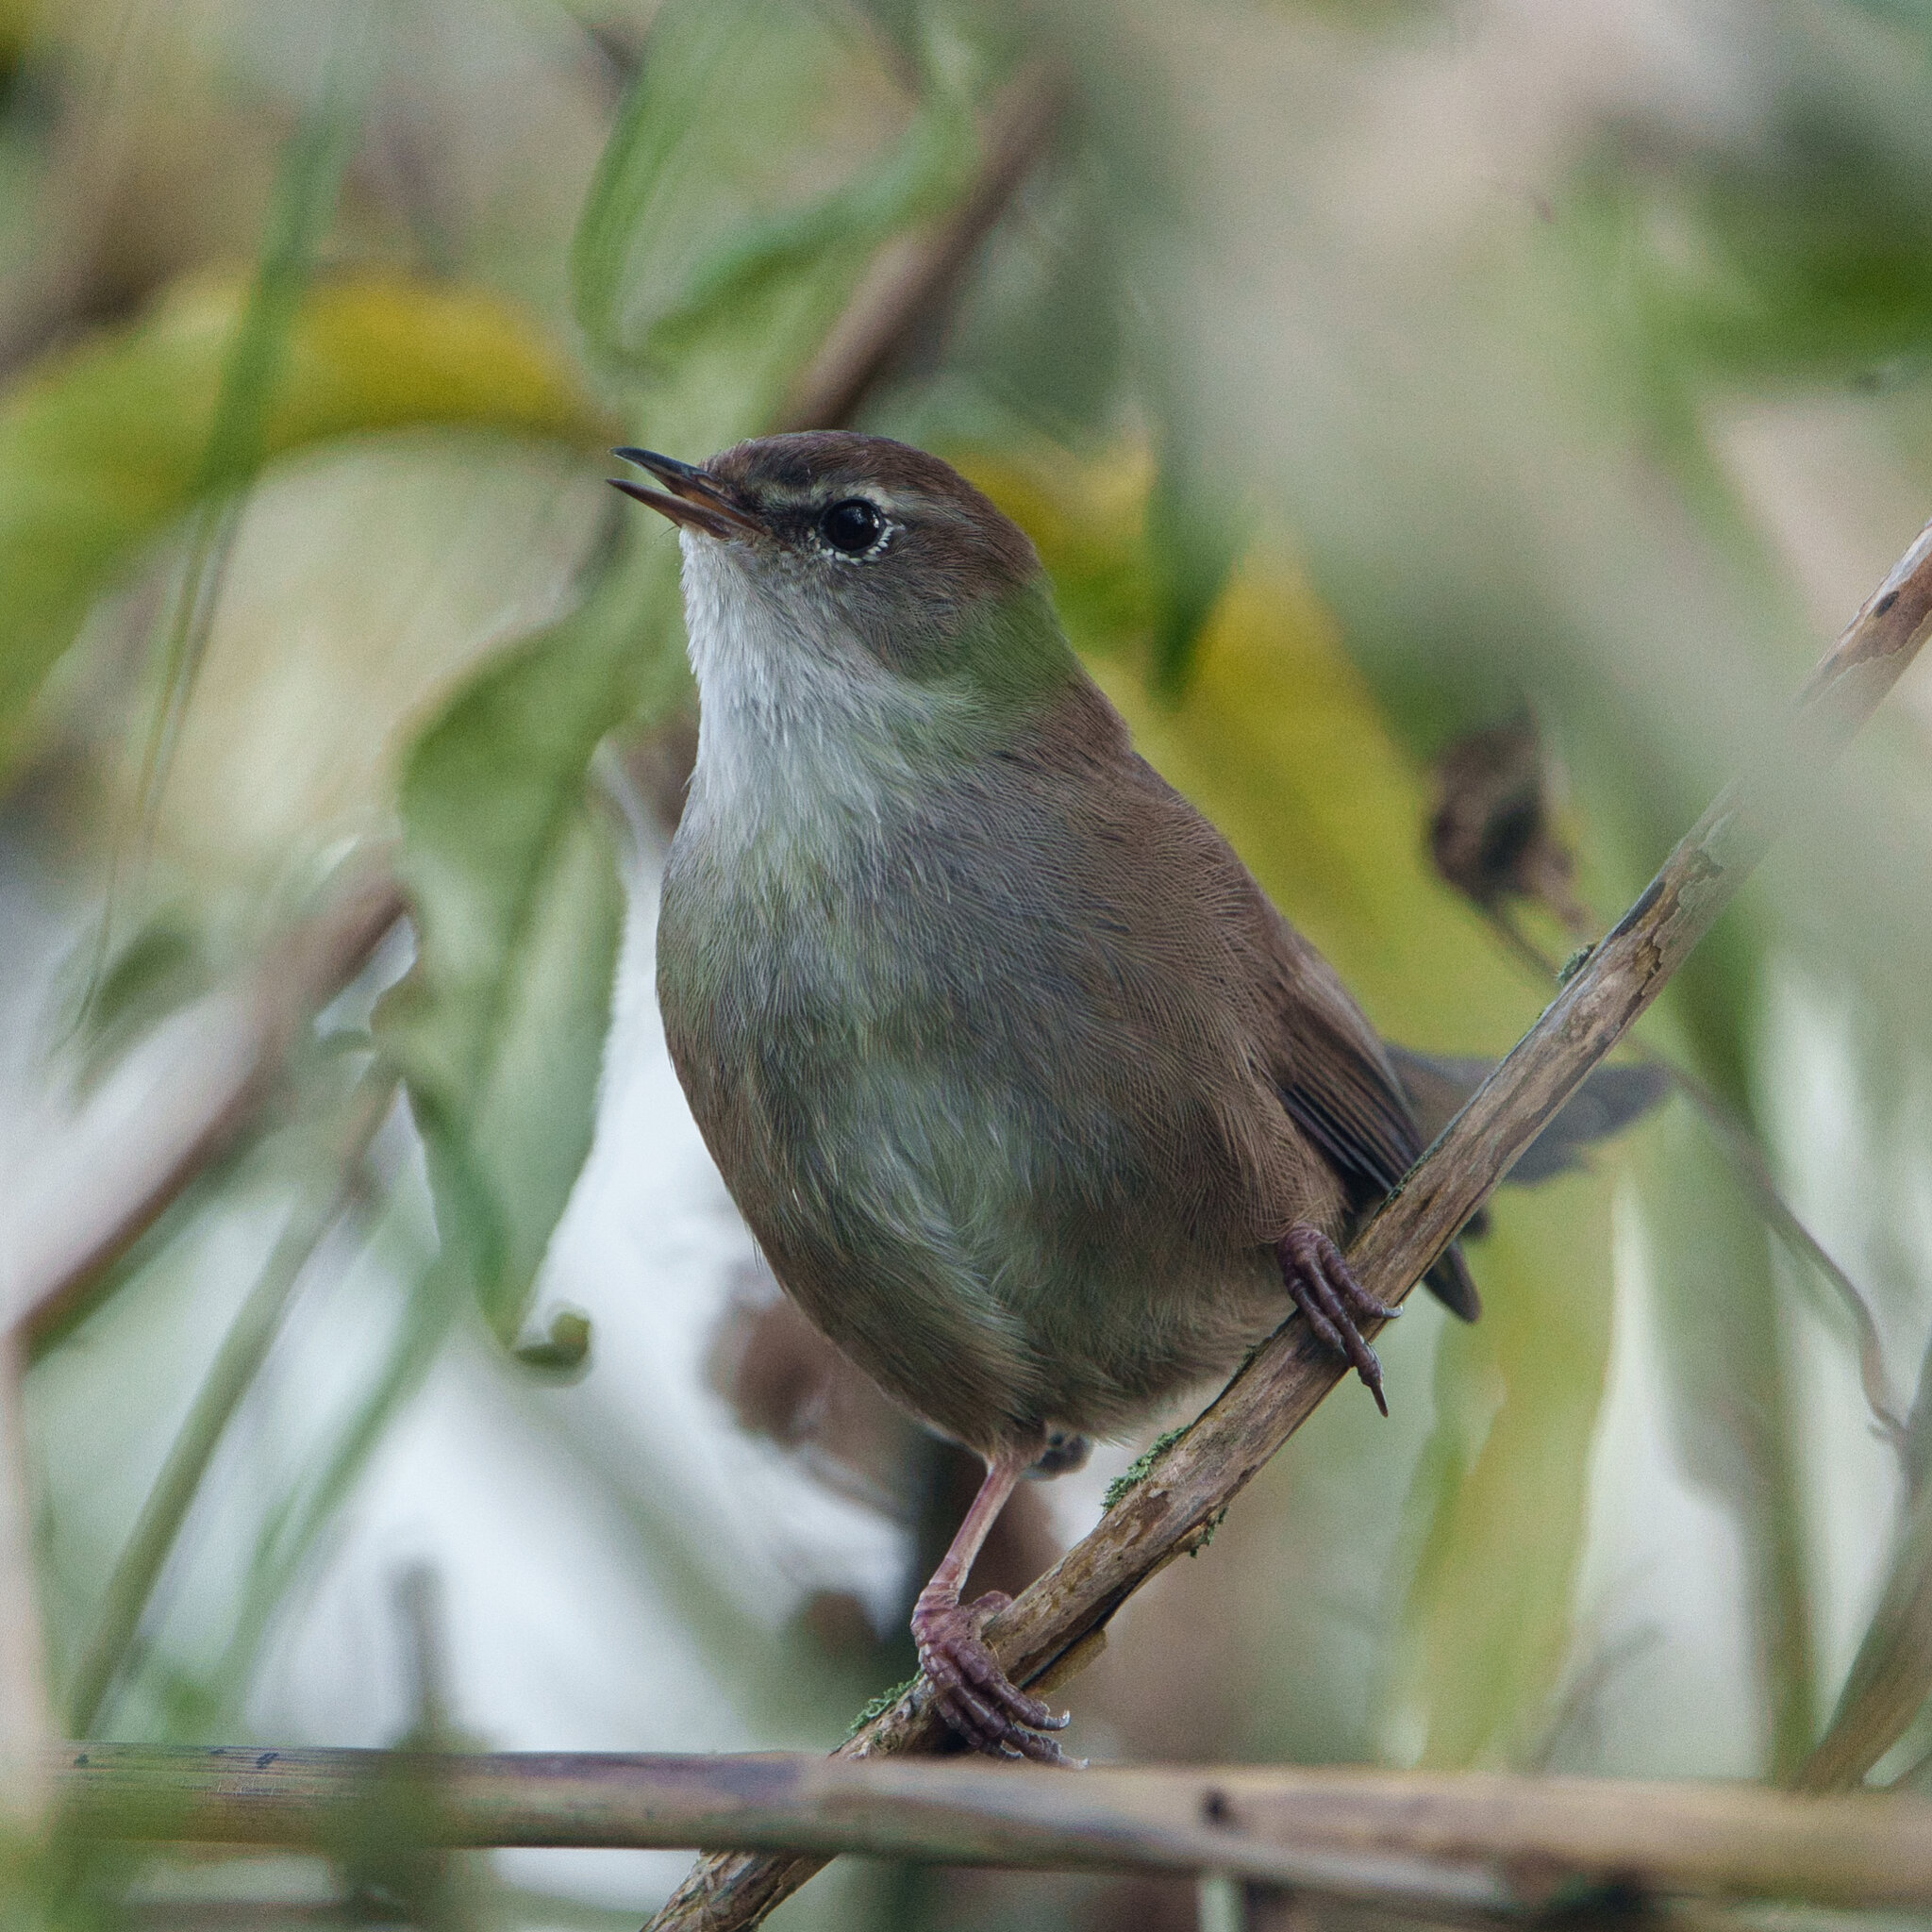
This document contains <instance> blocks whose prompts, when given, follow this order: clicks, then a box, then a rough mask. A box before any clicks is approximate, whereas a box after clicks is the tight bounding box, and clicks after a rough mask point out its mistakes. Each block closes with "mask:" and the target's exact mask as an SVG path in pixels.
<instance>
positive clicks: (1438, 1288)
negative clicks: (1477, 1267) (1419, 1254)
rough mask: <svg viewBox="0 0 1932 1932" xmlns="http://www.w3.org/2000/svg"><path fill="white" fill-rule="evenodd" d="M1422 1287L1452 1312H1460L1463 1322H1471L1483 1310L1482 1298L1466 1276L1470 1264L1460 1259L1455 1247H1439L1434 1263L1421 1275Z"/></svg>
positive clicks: (1472, 1282)
mask: <svg viewBox="0 0 1932 1932" xmlns="http://www.w3.org/2000/svg"><path fill="white" fill-rule="evenodd" d="M1423 1286H1424V1288H1426V1289H1427V1290H1428V1291H1429V1292H1430V1293H1431V1294H1432V1295H1434V1296H1435V1297H1436V1299H1437V1300H1438V1301H1439V1302H1441V1304H1442V1306H1443V1307H1445V1308H1447V1309H1448V1310H1449V1312H1450V1313H1451V1314H1452V1315H1460V1316H1461V1317H1462V1319H1463V1320H1464V1321H1465V1322H1474V1320H1475V1318H1476V1317H1477V1316H1478V1315H1480V1314H1481V1313H1482V1311H1483V1301H1482V1297H1481V1296H1480V1295H1479V1294H1477V1293H1476V1291H1475V1283H1474V1281H1472V1280H1471V1279H1470V1278H1469V1263H1468V1262H1467V1261H1465V1260H1464V1259H1463V1258H1462V1250H1461V1249H1460V1248H1458V1247H1454V1246H1451V1247H1446V1248H1444V1249H1443V1250H1442V1252H1441V1255H1440V1256H1439V1257H1437V1260H1436V1265H1435V1266H1434V1267H1433V1268H1431V1269H1430V1270H1429V1272H1428V1273H1427V1274H1425V1275H1424V1276H1423Z"/></svg>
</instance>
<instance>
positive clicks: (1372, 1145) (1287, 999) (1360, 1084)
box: [1257, 889, 1482, 1322]
mask: <svg viewBox="0 0 1932 1932" xmlns="http://www.w3.org/2000/svg"><path fill="white" fill-rule="evenodd" d="M1257 891H1258V889H1257ZM1271 910H1272V908H1271ZM1273 923H1274V925H1275V926H1276V928H1277V936H1276V941H1275V946H1274V950H1275V951H1276V952H1277V953H1278V955H1279V957H1280V960H1281V971H1280V973H1279V974H1278V977H1277V980H1276V984H1275V986H1274V988H1273V992H1274V1000H1273V1002H1272V1004H1273V1006H1274V1009H1275V1010H1276V1011H1277V1012H1278V1013H1279V1015H1280V1022H1281V1031H1280V1035H1279V1037H1278V1041H1277V1042H1276V1046H1275V1052H1274V1055H1273V1057H1272V1060H1273V1064H1272V1067H1271V1071H1272V1073H1273V1074H1274V1086H1275V1091H1277V1092H1278V1093H1279V1094H1280V1095H1281V1104H1282V1106H1283V1107H1284V1108H1287V1110H1288V1114H1289V1117H1290V1119H1291V1120H1292V1121H1293V1122H1294V1123H1295V1124H1296V1125H1297V1126H1298V1127H1300V1128H1301V1130H1302V1131H1303V1132H1304V1133H1305V1134H1307V1137H1308V1138H1309V1140H1311V1141H1314V1143H1315V1144H1316V1146H1317V1147H1319V1148H1320V1149H1321V1150H1322V1152H1323V1154H1324V1156H1325V1157H1326V1158H1327V1159H1328V1161H1329V1163H1330V1164H1331V1165H1332V1166H1333V1167H1334V1169H1335V1171H1336V1173H1337V1174H1340V1175H1341V1180H1342V1185H1343V1186H1344V1187H1345V1188H1346V1189H1347V1191H1348V1197H1349V1200H1350V1201H1351V1202H1352V1203H1353V1204H1354V1206H1355V1207H1357V1208H1371V1207H1373V1206H1374V1205H1375V1203H1377V1202H1378V1201H1380V1200H1382V1199H1383V1198H1384V1196H1386V1195H1387V1194H1389V1193H1390V1192H1391V1191H1392V1190H1393V1189H1394V1187H1395V1185H1396V1183H1397V1182H1398V1181H1400V1180H1401V1178H1402V1176H1403V1175H1404V1174H1407V1172H1408V1170H1409V1169H1410V1168H1411V1167H1413V1166H1414V1165H1415V1162H1416V1159H1417V1158H1418V1157H1419V1156H1420V1155H1421V1153H1422V1151H1423V1147H1424V1140H1423V1133H1422V1128H1421V1126H1420V1125H1419V1124H1418V1123H1417V1120H1416V1117H1415V1113H1414V1110H1413V1109H1412V1108H1411V1107H1410V1105H1409V1102H1408V1097H1407V1094H1406V1093H1405V1092H1404V1091H1403V1088H1402V1084H1401V1082H1400V1081H1399V1080H1398V1078H1397V1077H1396V1074H1395V1070H1394V1068H1393V1067H1392V1066H1391V1064H1390V1060H1389V1056H1388V1054H1387V1052H1386V1051H1385V1050H1384V1048H1383V1046H1382V1042H1381V1041H1380V1040H1379V1039H1378V1038H1377V1036H1376V1034H1375V1031H1374V1027H1372V1026H1371V1025H1370V1024H1369V1022H1368V1020H1367V1018H1366V1017H1365V1016H1364V1015H1363V1013H1362V1011H1361V1008H1359V1007H1357V1005H1356V1003H1355V1001H1354V1000H1353V999H1351V998H1350V997H1349V994H1348V991H1347V990H1346V989H1345V988H1344V987H1343V986H1342V984H1341V980H1340V979H1339V978H1338V977H1337V976H1336V974H1335V970H1334V969H1333V968H1332V967H1331V966H1330V965H1329V964H1328V962H1327V961H1326V960H1325V959H1324V958H1322V956H1321V955H1320V954H1319V953H1317V952H1316V951H1315V949H1314V948H1313V947H1312V946H1311V945H1309V944H1308V942H1307V941H1306V940H1304V939H1303V938H1302V937H1301V935H1300V934H1299V933H1297V932H1296V931H1295V930H1294V929H1293V927H1292V926H1291V925H1290V924H1288V923H1287V921H1286V920H1283V919H1281V918H1280V917H1279V915H1275V916H1274V922H1273ZM1424 1280H1425V1282H1426V1285H1427V1286H1428V1288H1429V1290H1430V1291H1432V1292H1433V1293H1434V1294H1435V1295H1436V1296H1437V1298H1438V1299H1439V1300H1441V1302H1443V1303H1444V1304H1445V1305H1446V1306H1447V1307H1449V1308H1450V1309H1451V1310H1452V1311H1453V1312H1455V1313H1456V1314H1457V1315H1460V1316H1461V1317H1462V1319H1463V1320H1464V1321H1465V1322H1473V1321H1474V1320H1475V1318H1476V1316H1477V1314H1478V1313H1480V1312H1481V1307H1482V1303H1481V1301H1480V1298H1479V1297H1478V1296H1477V1294H1476V1291H1475V1283H1474V1281H1472V1280H1471V1279H1470V1275H1469V1269H1468V1267H1467V1265H1466V1264H1465V1263H1464V1261H1463V1259H1462V1256H1461V1253H1460V1252H1459V1251H1458V1250H1457V1249H1456V1248H1453V1247H1452V1248H1447V1249H1445V1250H1444V1251H1443V1253H1442V1255H1441V1258H1440V1259H1439V1260H1438V1261H1437V1262H1436V1265H1435V1266H1434V1267H1433V1268H1431V1269H1430V1270H1429V1272H1428V1274H1427V1275H1426V1276H1425V1277H1424Z"/></svg>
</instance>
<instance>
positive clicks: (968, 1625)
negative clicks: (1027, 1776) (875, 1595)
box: [912, 1591, 1074, 1764]
mask: <svg viewBox="0 0 1932 1932" xmlns="http://www.w3.org/2000/svg"><path fill="white" fill-rule="evenodd" d="M1011 1602H1012V1598H1011V1597H1009V1596H1007V1595H1004V1594H1003V1593H1001V1592H999V1591H994V1592H992V1593H991V1595H988V1596H983V1597H980V1598H979V1599H978V1600H977V1601H976V1602H974V1603H971V1604H961V1603H957V1602H946V1601H943V1600H935V1599H932V1598H928V1597H924V1596H922V1597H921V1598H920V1600H919V1602H918V1603H917V1604H916V1605H915V1606H914V1607H913V1611H912V1641H914V1642H915V1643H916V1644H918V1646H919V1667H920V1669H921V1670H923V1671H924V1673H925V1674H926V1676H927V1678H928V1679H929V1680H930V1682H931V1684H932V1688H933V1697H934V1701H935V1702H936V1703H937V1704H938V1706H939V1710H940V1715H941V1717H943V1718H944V1719H945V1721H946V1722H947V1724H951V1725H952V1727H953V1728H954V1730H956V1731H958V1734H959V1735H960V1737H962V1738H963V1739H965V1740H966V1741H967V1743H968V1744H970V1745H971V1746H972V1747H973V1748H974V1750H975V1751H984V1752H985V1753H986V1754H987V1755H988V1756H989V1757H1031V1758H1033V1759H1035V1760H1036V1761H1037V1762H1039V1763H1041V1764H1071V1763H1072V1762H1073V1761H1074V1760H1073V1759H1071V1758H1070V1757H1067V1755H1066V1754H1065V1753H1064V1752H1063V1751H1062V1750H1061V1749H1060V1747H1059V1740H1058V1739H1057V1738H1049V1737H1042V1736H1041V1733H1042V1732H1044V1731H1059V1730H1064V1729H1065V1728H1066V1726H1067V1724H1068V1722H1069V1719H1068V1716H1067V1714H1066V1713H1065V1712H1064V1711H1063V1712H1061V1713H1060V1714H1059V1715H1058V1717H1057V1716H1055V1715H1054V1713H1053V1711H1052V1710H1051V1709H1050V1708H1049V1707H1047V1706H1046V1705H1044V1704H1042V1703H1041V1701H1040V1699H1039V1698H1037V1697H1029V1696H1027V1694H1026V1693H1025V1692H1024V1691H1022V1690H1020V1689H1019V1688H1018V1687H1017V1686H1016V1685H1014V1684H1013V1683H1011V1682H1010V1681H1009V1680H1008V1676H1007V1674H1006V1672H1005V1671H1003V1670H1001V1668H1000V1661H999V1658H998V1657H994V1656H993V1654H992V1651H991V1648H990V1647H989V1646H988V1644H987V1641H986V1639H985V1638H984V1637H982V1636H981V1635H980V1634H979V1632H980V1626H981V1625H982V1624H984V1623H985V1622H986V1620H987V1619H988V1618H989V1617H990V1616H991V1615H992V1613H993V1612H994V1611H995V1610H1003V1609H1005V1608H1006V1607H1007V1606H1008V1604H1009V1603H1011Z"/></svg>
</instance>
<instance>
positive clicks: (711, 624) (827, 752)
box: [679, 531, 916, 848]
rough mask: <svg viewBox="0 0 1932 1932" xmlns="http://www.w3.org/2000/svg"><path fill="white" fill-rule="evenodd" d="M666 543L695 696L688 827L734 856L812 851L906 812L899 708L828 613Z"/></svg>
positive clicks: (897, 698) (711, 557) (703, 547)
mask: <svg viewBox="0 0 1932 1932" xmlns="http://www.w3.org/2000/svg"><path fill="white" fill-rule="evenodd" d="M679 543H680V547H681V548H682V551H683V556H684V572H683V581H684V618H685V629H686V632H687V635H688V637H689V641H690V646H691V671H692V673H693V674H694V675H695V676H696V678H697V684H698V756H697V765H696V768H695V770H694V771H693V773H692V774H691V800H690V804H689V806H688V807H687V813H688V814H695V815H696V818H697V824H696V825H694V826H693V829H694V830H697V829H700V828H701V829H702V830H703V831H704V832H705V833H706V834H707V835H708V836H710V837H713V838H723V839H724V840H725V841H728V842H730V843H732V844H734V845H741V846H747V845H751V844H753V843H756V844H758V846H760V847H774V848H784V847H790V846H795V845H796V844H797V843H798V842H799V841H806V842H808V843H813V844H816V843H819V842H821V841H823V840H824V839H826V838H829V837H832V836H834V835H837V834H840V833H843V834H844V835H846V836H849V834H850V832H851V831H852V830H854V829H860V828H862V827H864V826H866V825H868V824H874V825H875V824H878V823H879V822H880V821H881V819H882V818H883V817H884V816H885V815H886V814H887V813H888V812H890V811H891V808H892V807H893V806H894V805H895V804H899V803H903V802H906V801H909V799H910V798H911V797H912V796H913V794H914V792H915V789H916V777H915V774H914V772H913V769H912V767H911V765H910V764H909V763H908V760H907V758H906V757H905V754H904V750H903V746H904V744H905V742H906V734H907V730H908V726H909V725H910V724H911V720H910V719H909V718H908V717H907V716H906V715H905V714H906V712H907V711H908V706H909V700H908V696H906V695H903V694H901V693H900V692H898V691H895V690H894V689H893V687H892V681H891V678H890V677H889V676H888V675H885V674H884V673H883V672H882V671H873V672H872V674H871V675H868V662H867V659H868V654H867V653H866V652H865V649H864V646H863V645H862V644H861V643H860V642H859V641H858V639H857V638H855V637H852V636H851V635H849V634H848V633H841V628H840V626H839V624H838V619H837V615H836V613H835V612H834V611H833V610H831V609H830V608H827V606H826V605H825V604H824V602H823V601H821V600H818V599H812V598H808V597H806V596H800V597H798V598H796V599H791V598H786V599H784V600H782V601H781V599H780V598H779V597H777V596H774V595H773V594H770V593H769V592H768V591H766V590H765V589H764V587H761V586H760V585H758V584H757V583H755V582H754V581H753V580H752V579H751V578H750V576H749V575H748V574H747V573H746V572H745V570H744V569H742V568H741V566H740V565H739V564H738V563H737V562H736V561H734V560H733V559H732V558H729V557H727V556H726V555H724V546H723V545H722V544H720V543H719V542H717V541H715V540H713V539H711V538H708V537H703V536H699V535H696V534H694V533H693V532H691V531H684V532H681V533H680V536H679ZM814 620H817V622H816V623H815V622H814ZM895 726H896V727H897V728H894V727H895Z"/></svg>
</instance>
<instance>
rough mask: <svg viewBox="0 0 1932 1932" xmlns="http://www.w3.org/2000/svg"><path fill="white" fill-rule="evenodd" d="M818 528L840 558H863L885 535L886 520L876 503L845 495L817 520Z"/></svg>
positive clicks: (860, 497)
mask: <svg viewBox="0 0 1932 1932" xmlns="http://www.w3.org/2000/svg"><path fill="white" fill-rule="evenodd" d="M819 529H820V531H821V532H822V533H823V535H824V540H825V541H826V542H827V543H829V544H830V545H831V546H832V548H833V549H834V550H836V551H839V552H840V553H841V555H842V556H845V557H863V556H864V555H865V553H866V552H867V551H868V550H870V549H871V548H872V547H873V545H874V544H875V543H876V542H877V541H879V539H880V538H881V537H882V536H883V535H884V534H885V529H886V520H885V518H884V517H883V516H881V515H880V513H879V507H878V505H877V504H875V503H869V502H868V501H867V500H866V499H865V498H864V497H862V496H848V497H847V498H846V499H845V500H844V501H843V502H842V503H835V504H834V505H833V506H832V507H831V508H830V509H828V510H827V511H826V512H825V513H824V516H822V517H821V518H820V519H819Z"/></svg>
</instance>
